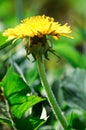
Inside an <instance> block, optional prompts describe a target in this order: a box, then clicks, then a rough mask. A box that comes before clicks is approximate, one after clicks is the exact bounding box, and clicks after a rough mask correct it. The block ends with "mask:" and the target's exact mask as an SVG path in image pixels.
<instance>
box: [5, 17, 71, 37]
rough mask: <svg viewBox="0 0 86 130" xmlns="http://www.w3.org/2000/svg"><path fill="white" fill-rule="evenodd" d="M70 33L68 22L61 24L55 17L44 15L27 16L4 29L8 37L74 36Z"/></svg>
mask: <svg viewBox="0 0 86 130" xmlns="http://www.w3.org/2000/svg"><path fill="white" fill-rule="evenodd" d="M70 33H71V29H70V26H67V24H65V25H63V26H61V25H60V24H59V23H58V22H54V19H53V18H50V17H48V16H45V15H43V16H33V17H31V18H26V19H24V20H23V21H22V22H21V23H20V24H19V25H17V26H16V27H15V28H11V29H7V30H6V31H4V33H3V35H4V36H8V39H13V38H15V39H18V38H25V37H35V36H37V37H43V36H44V35H51V36H52V37H53V38H55V39H58V38H59V36H66V37H69V38H72V36H71V35H70Z"/></svg>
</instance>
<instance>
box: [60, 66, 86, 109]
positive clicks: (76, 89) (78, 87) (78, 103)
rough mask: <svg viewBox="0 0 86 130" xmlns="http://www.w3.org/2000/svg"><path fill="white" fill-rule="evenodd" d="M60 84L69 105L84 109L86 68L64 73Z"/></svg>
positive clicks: (85, 101) (85, 100)
mask: <svg viewBox="0 0 86 130" xmlns="http://www.w3.org/2000/svg"><path fill="white" fill-rule="evenodd" d="M60 86H61V87H62V89H63V95H64V98H65V100H66V102H67V103H68V105H69V106H70V107H72V108H77V107H78V108H82V109H84V110H86V105H85V104H86V70H84V69H79V68H78V69H74V70H73V72H71V73H69V74H68V75H65V77H64V79H63V80H62V81H61V83H60Z"/></svg>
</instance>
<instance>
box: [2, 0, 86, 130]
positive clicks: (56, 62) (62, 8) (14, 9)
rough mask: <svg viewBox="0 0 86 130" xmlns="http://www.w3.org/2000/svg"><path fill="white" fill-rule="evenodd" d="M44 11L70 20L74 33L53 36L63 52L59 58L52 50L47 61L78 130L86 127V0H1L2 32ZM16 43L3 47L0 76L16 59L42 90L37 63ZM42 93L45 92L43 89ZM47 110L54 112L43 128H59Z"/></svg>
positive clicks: (59, 95) (64, 107)
mask: <svg viewBox="0 0 86 130" xmlns="http://www.w3.org/2000/svg"><path fill="white" fill-rule="evenodd" d="M43 14H45V15H47V16H50V17H54V19H55V21H58V22H60V23H61V24H62V25H63V24H65V23H68V25H70V26H71V29H72V34H71V35H72V36H73V37H74V39H68V38H65V37H61V38H60V39H59V40H58V41H56V40H54V39H52V38H51V37H50V41H51V42H52V43H53V49H54V50H55V51H56V54H57V55H58V56H60V59H59V58H58V57H57V56H55V55H53V54H51V53H49V59H50V60H49V61H47V60H46V61H45V64H46V68H47V77H48V80H49V83H50V85H51V86H52V90H53V92H54V94H55V96H56V99H57V100H58V102H59V105H60V106H61V108H62V110H63V111H65V113H66V117H67V119H69V118H70V113H71V112H72V111H74V117H73V127H74V128H75V129H76V130H85V128H86V0H0V32H3V31H4V30H5V29H7V28H10V27H15V26H16V25H17V24H18V23H20V21H21V20H22V19H24V18H26V17H31V16H34V15H43ZM2 42H3V39H2V37H1V38H0V45H1V44H2ZM16 44H18V43H16ZM16 44H15V45H14V46H13V47H12V46H9V47H7V48H5V49H3V50H0V80H2V78H3V77H4V75H5V74H6V71H7V68H8V66H9V64H13V65H14V62H15V63H16V64H17V65H18V66H19V68H20V69H21V70H22V72H23V74H24V75H25V78H26V79H27V80H28V81H29V83H30V85H32V86H33V87H34V90H35V91H36V92H37V93H38V94H39V93H41V89H42V88H40V85H38V84H37V82H36V81H35V80H36V78H38V76H37V72H36V68H35V65H33V63H31V62H30V61H27V60H26V59H25V50H24V47H22V46H21V45H20V46H18V47H16ZM18 45H19V44H18ZM34 64H35V63H34ZM14 66H15V65H14ZM15 68H16V67H15ZM31 77H32V79H31ZM33 82H34V83H33ZM38 86H39V89H38ZM0 93H1V90H0ZM41 95H42V96H44V95H43V94H42V93H41ZM0 101H1V102H3V97H2V96H0ZM47 109H48V108H47ZM0 112H1V111H0ZM48 113H49V114H51V118H49V120H48V122H47V123H46V125H45V126H44V127H42V128H40V130H48V129H47V128H46V126H47V125H48V126H50V127H49V129H50V130H54V129H55V128H56V122H55V119H54V117H53V116H52V113H51V112H48ZM0 114H1V113H0ZM78 122H79V123H78ZM52 124H54V126H55V127H54V128H52V127H51V126H52ZM0 127H1V129H0V130H3V129H4V128H3V127H4V126H2V124H1V126H0ZM5 127H6V126H5ZM7 129H8V128H7V127H6V130H7ZM55 130H56V129H55ZM57 130H59V129H57Z"/></svg>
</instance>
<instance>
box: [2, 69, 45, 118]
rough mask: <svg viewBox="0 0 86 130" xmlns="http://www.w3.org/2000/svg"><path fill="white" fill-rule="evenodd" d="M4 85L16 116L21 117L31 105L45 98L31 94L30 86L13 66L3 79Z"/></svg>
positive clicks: (6, 95) (5, 92)
mask: <svg viewBox="0 0 86 130" xmlns="http://www.w3.org/2000/svg"><path fill="white" fill-rule="evenodd" d="M2 86H3V88H4V94H5V97H6V98H7V100H8V103H9V105H10V107H11V111H12V113H13V115H14V116H15V117H16V118H21V117H22V116H23V114H24V113H25V112H26V111H27V110H28V109H29V108H30V107H32V106H33V105H35V104H36V103H38V102H40V101H43V100H44V99H42V98H40V97H38V96H35V95H31V94H30V88H29V86H28V85H27V84H26V83H25V82H24V81H23V79H22V78H21V77H20V76H19V75H18V74H17V73H15V72H14V70H13V68H9V70H8V72H7V74H6V75H5V77H4V79H3V80H2Z"/></svg>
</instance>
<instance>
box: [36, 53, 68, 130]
mask: <svg viewBox="0 0 86 130" xmlns="http://www.w3.org/2000/svg"><path fill="white" fill-rule="evenodd" d="M36 59H37V65H38V71H39V75H40V78H41V82H42V85H43V87H44V89H45V91H46V95H47V98H48V101H49V103H50V105H51V108H52V110H53V112H54V114H55V116H56V118H58V119H59V121H60V123H61V124H62V126H63V128H64V130H66V128H67V126H68V123H67V121H66V119H65V117H64V116H63V114H62V111H61V109H60V107H59V105H58V104H57V101H56V100H55V97H54V95H53V93H52V90H51V88H50V86H49V84H48V81H47V79H46V74H45V68H44V60H43V57H41V56H40V55H37V56H36Z"/></svg>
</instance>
